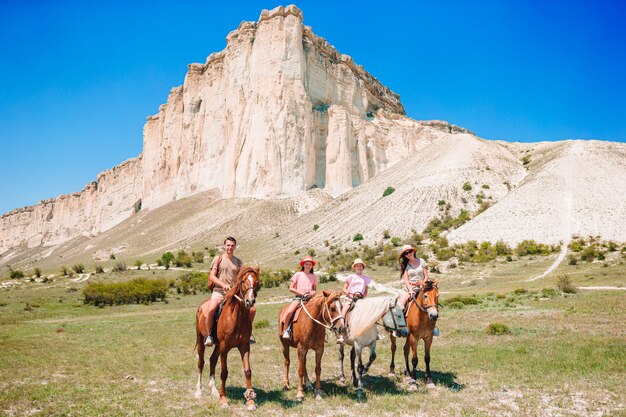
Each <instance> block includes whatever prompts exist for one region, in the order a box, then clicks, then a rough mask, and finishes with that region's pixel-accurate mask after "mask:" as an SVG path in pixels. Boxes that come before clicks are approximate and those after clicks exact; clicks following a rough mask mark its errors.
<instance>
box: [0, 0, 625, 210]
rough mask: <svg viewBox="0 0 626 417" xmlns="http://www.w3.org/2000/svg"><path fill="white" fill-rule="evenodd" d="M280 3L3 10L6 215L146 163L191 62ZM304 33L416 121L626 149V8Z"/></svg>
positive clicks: (340, 18)
mask: <svg viewBox="0 0 626 417" xmlns="http://www.w3.org/2000/svg"><path fill="white" fill-rule="evenodd" d="M280 4H283V5H287V4H288V3H277V2H276V1H272V0H269V1H266V2H258V1H240V2H235V1H230V2H211V1H208V0H204V1H197V2H196V1H186V0H179V1H175V2H174V1H172V2H161V1H143V0H139V1H106V2H104V1H103V2H87V1H71V0H68V1H62V2H53V1H41V2H37V1H29V0H25V1H17V0H14V1H2V2H1V3H0V40H1V42H0V57H1V60H2V64H1V65H0V91H1V93H0V143H1V144H2V149H3V152H2V153H1V154H0V155H1V156H0V178H1V179H2V181H1V185H0V195H1V198H0V213H4V212H7V211H9V210H11V209H13V208H17V207H22V206H26V205H31V204H36V203H37V202H38V201H39V200H41V199H45V198H51V197H55V196H57V195H59V194H64V193H71V192H75V191H80V190H81V189H82V188H83V187H84V185H85V184H87V183H88V182H89V181H91V180H93V179H95V178H96V175H97V174H98V173H99V172H101V171H103V170H105V169H109V168H111V167H113V166H114V165H117V164H118V163H120V162H122V161H123V160H125V159H127V158H130V157H133V156H136V155H138V154H139V153H140V152H141V147H142V127H143V124H144V122H145V118H146V116H148V115H151V114H155V113H157V111H158V107H159V105H160V104H161V103H164V102H165V101H166V98H167V94H168V92H169V90H170V88H172V87H174V86H177V85H180V84H182V82H183V78H184V75H185V72H186V70H187V64H188V63H192V62H204V61H205V59H206V57H207V56H208V55H209V54H211V53H212V52H215V51H220V50H222V49H223V48H224V46H225V43H226V41H225V37H226V35H227V34H228V32H229V31H231V30H234V29H236V28H237V26H238V25H239V23H240V22H241V21H242V20H254V21H256V20H257V18H258V16H259V14H260V12H261V10H262V9H264V8H266V9H271V8H273V7H275V6H277V5H280ZM296 4H297V5H298V7H300V8H301V9H302V10H303V13H304V21H305V24H307V25H310V26H312V27H313V30H314V32H315V33H317V34H318V35H320V36H323V37H325V38H326V39H327V40H328V41H329V42H330V43H331V44H333V45H334V46H335V47H336V48H337V49H338V50H339V51H340V52H342V53H345V54H348V55H351V56H352V57H353V58H354V60H355V61H356V62H357V63H358V64H361V65H363V66H364V67H365V69H366V70H367V71H369V72H370V73H372V74H373V75H374V76H376V77H377V78H378V79H379V80H381V82H382V83H383V84H385V85H387V86H389V87H390V88H391V89H392V90H394V91H395V92H396V93H398V94H400V96H401V99H402V102H403V103H404V106H405V108H406V110H407V114H408V115H409V116H410V117H413V118H415V119H442V120H448V121H450V122H451V123H455V124H458V125H460V126H463V127H466V128H468V129H470V130H472V131H474V132H475V133H476V134H477V135H479V136H481V137H484V138H487V139H504V140H519V141H541V140H561V139H605V140H613V141H622V142H623V141H626V65H625V64H626V29H625V27H626V25H625V24H624V21H626V13H625V9H626V6H624V5H623V3H622V2H619V1H614V2H608V1H607V2H602V1H591V0H590V1H576V0H570V1H532V0H527V1H499V0H498V1H480V0H478V1H466V0H464V1H462V0H459V1H443V0H430V1H417V0H416V1H407V2H380V1H355V2H346V1H301V2H298V3H296Z"/></svg>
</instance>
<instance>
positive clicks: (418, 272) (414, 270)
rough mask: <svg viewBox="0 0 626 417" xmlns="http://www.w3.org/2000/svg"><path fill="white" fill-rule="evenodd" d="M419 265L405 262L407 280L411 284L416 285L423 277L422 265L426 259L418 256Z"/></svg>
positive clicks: (423, 265)
mask: <svg viewBox="0 0 626 417" xmlns="http://www.w3.org/2000/svg"><path fill="white" fill-rule="evenodd" d="M418 260H419V265H418V266H417V267H413V266H411V264H407V266H406V272H407V274H408V275H409V282H410V283H411V285H417V283H418V282H419V281H421V280H423V279H424V267H425V266H426V261H425V260H423V259H422V258H418Z"/></svg>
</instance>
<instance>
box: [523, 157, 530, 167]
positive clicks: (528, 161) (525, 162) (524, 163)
mask: <svg viewBox="0 0 626 417" xmlns="http://www.w3.org/2000/svg"><path fill="white" fill-rule="evenodd" d="M528 164H530V156H528V155H526V156H525V157H523V158H522V165H528Z"/></svg>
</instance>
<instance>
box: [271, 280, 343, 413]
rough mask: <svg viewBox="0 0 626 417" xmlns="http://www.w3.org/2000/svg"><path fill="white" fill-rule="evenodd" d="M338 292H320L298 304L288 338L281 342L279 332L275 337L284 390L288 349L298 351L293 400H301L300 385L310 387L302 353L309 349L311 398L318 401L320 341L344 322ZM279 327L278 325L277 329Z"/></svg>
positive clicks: (287, 385)
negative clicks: (312, 370)
mask: <svg viewBox="0 0 626 417" xmlns="http://www.w3.org/2000/svg"><path fill="white" fill-rule="evenodd" d="M340 296H341V293H340V292H336V291H322V292H319V293H317V294H316V295H315V296H314V297H313V298H311V300H310V301H309V302H307V303H306V304H304V303H301V306H302V310H301V311H300V313H299V316H298V320H297V321H296V322H295V323H293V325H292V334H293V337H292V338H291V339H283V338H282V337H281V336H282V334H281V333H280V332H279V334H278V337H279V338H280V341H281V343H282V345H283V356H284V357H285V385H284V387H283V388H284V389H285V390H288V389H289V363H290V360H289V348H290V347H293V348H297V349H298V362H299V366H298V377H299V378H298V394H297V396H296V398H297V399H298V400H299V401H301V400H303V399H304V388H303V385H304V384H305V383H306V386H307V388H308V387H310V386H311V382H310V381H309V376H308V374H307V371H306V354H307V352H308V351H309V350H313V351H315V397H316V399H321V398H322V394H323V392H322V386H321V382H320V375H321V372H322V355H323V354H324V341H325V338H326V329H333V330H334V331H336V332H339V333H342V332H343V331H344V322H343V318H342V317H341V303H340V302H339V297H340ZM287 307H288V306H285V307H283V309H282V310H281V312H280V313H279V315H278V319H279V323H280V318H281V317H282V316H283V312H284V310H285V309H286V308H287ZM278 327H279V328H280V325H279V326H278Z"/></svg>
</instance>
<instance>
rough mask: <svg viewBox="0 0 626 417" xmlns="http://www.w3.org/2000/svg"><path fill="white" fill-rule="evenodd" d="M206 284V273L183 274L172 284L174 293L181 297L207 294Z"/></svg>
mask: <svg viewBox="0 0 626 417" xmlns="http://www.w3.org/2000/svg"><path fill="white" fill-rule="evenodd" d="M207 283H208V277H207V273H206V272H184V273H182V274H180V275H179V276H178V278H176V280H174V282H173V284H174V288H175V289H176V293H178V294H183V295H189V294H193V295H196V294H197V293H199V292H201V293H202V292H208V291H209V290H208V288H207Z"/></svg>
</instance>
